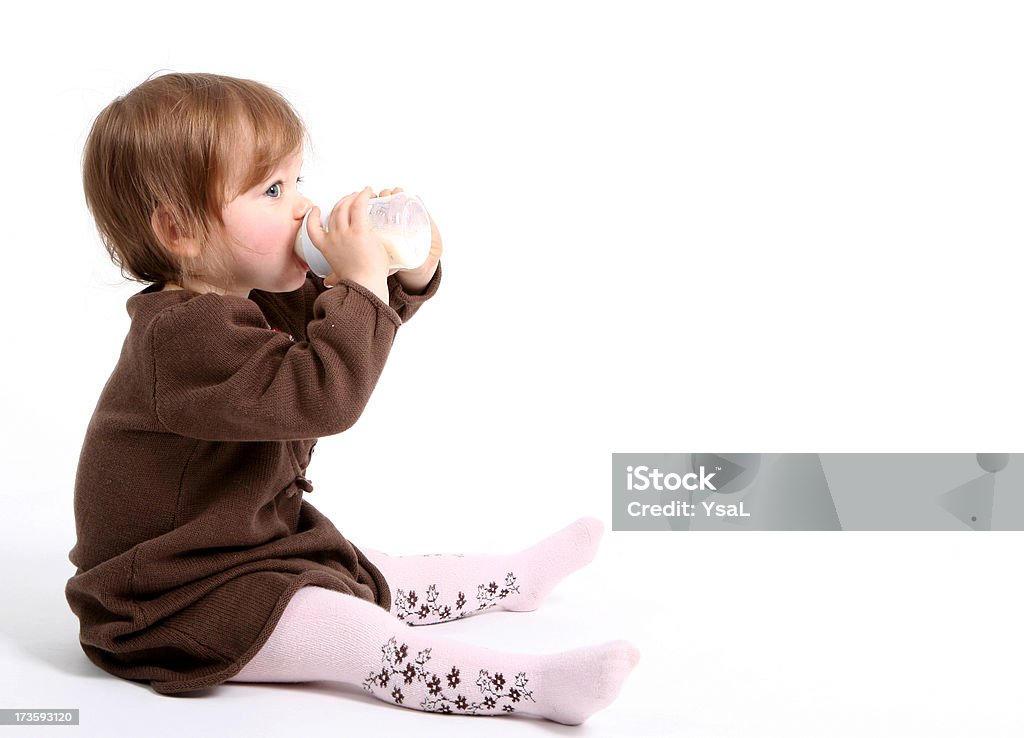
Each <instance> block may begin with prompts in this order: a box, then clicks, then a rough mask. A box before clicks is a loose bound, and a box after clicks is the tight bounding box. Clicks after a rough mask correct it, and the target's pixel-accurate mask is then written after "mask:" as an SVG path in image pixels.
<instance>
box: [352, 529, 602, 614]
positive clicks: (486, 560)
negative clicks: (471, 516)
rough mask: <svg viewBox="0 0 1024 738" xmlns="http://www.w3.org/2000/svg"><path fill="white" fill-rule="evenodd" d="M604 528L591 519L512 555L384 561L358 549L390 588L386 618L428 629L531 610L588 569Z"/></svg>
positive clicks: (434, 556) (380, 554)
mask: <svg viewBox="0 0 1024 738" xmlns="http://www.w3.org/2000/svg"><path fill="white" fill-rule="evenodd" d="M603 532H604V524H603V523H602V522H601V521H600V520H598V519H597V518H593V517H585V518H580V519H579V520H577V521H576V522H575V523H572V524H571V525H569V526H567V527H565V528H563V529H562V530H560V531H558V532H557V533H555V534H553V535H551V536H548V537H547V538H545V539H544V540H543V541H541V542H540V543H537V544H535V545H533V546H530V547H529V548H527V549H524V550H522V551H520V552H519V553H515V554H501V555H488V554H469V555H463V554H429V555H426V556H388V555H387V554H385V553H383V552H381V551H377V550H375V549H372V548H365V547H363V546H359V549H360V550H361V551H362V552H363V553H364V554H366V556H367V558H369V559H370V561H372V562H373V563H374V565H376V566H377V568H378V569H380V571H381V573H382V574H383V575H384V578H385V579H386V580H387V582H388V585H389V586H390V587H391V601H392V604H391V613H392V614H393V615H395V616H396V617H397V618H399V619H400V620H404V621H405V622H406V623H408V624H409V625H430V624H433V623H442V622H445V621H449V620H456V619H458V618H462V617H466V616H467V615H474V614H476V613H478V612H481V611H483V610H489V609H491V608H498V609H503V610H516V611H524V610H535V609H537V606H538V605H540V603H541V601H542V600H543V599H544V598H545V597H546V596H547V594H548V592H550V591H551V590H552V589H553V588H554V586H555V585H556V584H558V583H559V582H560V581H561V580H562V579H564V578H565V577H566V576H567V575H569V574H571V573H572V572H574V571H576V570H577V569H579V568H580V567H582V566H584V565H585V564H588V563H590V561H591V560H592V559H593V558H594V555H595V554H596V553H597V544H598V542H599V541H600V540H601V535H602V533H603Z"/></svg>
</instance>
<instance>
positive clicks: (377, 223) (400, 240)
mask: <svg viewBox="0 0 1024 738" xmlns="http://www.w3.org/2000/svg"><path fill="white" fill-rule="evenodd" d="M310 212H312V209H311V210H310ZM330 215H331V211H330V209H324V208H320V221H321V223H322V224H323V227H324V230H325V231H326V230H327V220H328V218H329V217H330ZM369 218H370V227H372V228H373V230H374V231H376V233H377V235H378V236H380V238H381V240H382V241H383V242H384V248H385V250H386V251H387V253H388V256H389V257H390V259H391V266H390V268H391V269H415V268H416V267H418V266H420V265H421V264H422V263H423V262H425V261H426V260H427V256H428V255H429V254H430V240H431V233H430V218H429V216H428V215H427V209H426V207H424V205H423V201H422V200H420V199H419V198H418V197H416V196H415V195H410V194H409V193H407V192H397V193H395V194H393V195H388V196H387V197H373V198H371V199H370V202H369ZM308 221H309V213H306V217H305V218H303V219H302V227H301V228H299V235H298V236H297V237H296V238H295V253H296V254H298V255H299V258H300V259H302V260H303V261H304V262H306V264H308V265H309V269H310V271H312V272H313V273H314V274H318V275H320V276H321V277H326V276H327V275H328V274H330V273H331V272H332V271H333V270H332V269H331V265H330V264H328V263H327V259H326V258H324V255H323V254H322V253H321V252H320V250H319V249H317V247H316V246H314V245H313V241H312V239H311V238H310V237H309V233H308V231H307V230H306V223H307V222H308Z"/></svg>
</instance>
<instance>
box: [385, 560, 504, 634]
mask: <svg viewBox="0 0 1024 738" xmlns="http://www.w3.org/2000/svg"><path fill="white" fill-rule="evenodd" d="M518 592H519V584H518V582H517V581H516V575H515V573H514V572H511V571H510V572H509V573H508V574H506V575H505V584H504V586H501V585H499V584H498V583H497V582H488V583H487V584H480V585H478V586H477V588H476V601H477V606H476V608H474V609H468V610H467V609H466V603H467V600H466V594H465V593H464V592H461V591H460V592H459V593H458V595H457V596H456V598H455V601H454V602H450V603H447V604H445V603H442V602H439V601H438V600H439V599H440V596H441V595H440V593H439V592H438V590H437V585H436V584H431V585H428V586H427V591H426V594H425V596H424V597H423V599H420V596H419V595H418V594H417V593H416V590H414V589H410V590H409V591H408V592H406V591H404V590H401V589H399V590H397V592H396V595H395V603H394V608H393V610H394V614H395V616H396V617H397V618H398V619H399V620H405V621H407V622H409V624H410V625H412V624H420V625H426V624H427V623H428V622H429V623H439V622H443V621H445V620H457V619H459V618H464V617H466V616H467V615H472V614H473V613H477V612H480V611H481V610H486V609H487V608H489V607H494V606H495V605H497V604H498V603H499V602H500V601H501V600H503V599H505V598H506V597H508V596H509V595H510V594H512V593H518ZM427 618H430V620H429V621H427ZM420 621H427V622H420Z"/></svg>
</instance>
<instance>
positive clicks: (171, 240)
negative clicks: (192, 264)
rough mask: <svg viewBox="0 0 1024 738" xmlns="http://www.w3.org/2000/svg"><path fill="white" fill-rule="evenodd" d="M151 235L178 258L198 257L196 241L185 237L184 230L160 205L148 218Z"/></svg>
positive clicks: (161, 204) (164, 207) (165, 208)
mask: <svg viewBox="0 0 1024 738" xmlns="http://www.w3.org/2000/svg"><path fill="white" fill-rule="evenodd" d="M150 224H151V225H152V226H153V233H155V234H156V237H157V239H159V241H160V243H161V244H162V245H163V247H164V248H165V249H167V250H168V251H170V252H171V253H172V254H174V255H175V256H178V257H179V258H195V257H197V256H199V252H200V250H201V249H200V247H199V242H198V241H196V239H194V238H192V237H190V236H187V235H186V234H185V231H184V229H183V228H182V227H181V226H180V225H179V224H178V222H177V221H176V220H175V219H174V215H173V214H172V213H171V211H170V210H168V209H167V207H166V206H165V205H164V204H163V203H160V204H159V205H157V206H156V209H155V210H153V215H152V216H151V218H150Z"/></svg>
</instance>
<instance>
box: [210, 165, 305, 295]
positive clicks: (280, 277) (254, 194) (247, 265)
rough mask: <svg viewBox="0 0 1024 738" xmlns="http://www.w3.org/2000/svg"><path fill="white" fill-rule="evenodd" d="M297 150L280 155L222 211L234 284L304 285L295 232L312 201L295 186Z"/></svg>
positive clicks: (282, 288) (283, 288)
mask: <svg viewBox="0 0 1024 738" xmlns="http://www.w3.org/2000/svg"><path fill="white" fill-rule="evenodd" d="M301 168H302V154H301V152H300V153H298V154H296V155H294V156H292V157H290V158H288V159H285V160H284V161H282V162H281V163H280V164H279V165H278V167H277V168H276V169H275V170H274V171H273V172H272V173H271V175H270V176H269V177H268V178H267V179H266V180H264V181H263V182H261V183H260V184H258V185H256V186H255V187H253V188H252V189H251V190H249V191H247V192H243V193H242V194H240V195H239V196H238V197H236V198H235V199H234V200H231V201H230V202H229V203H228V204H227V205H226V206H225V207H224V211H223V214H222V215H223V218H224V227H225V231H226V235H227V238H228V242H229V243H230V245H231V251H232V254H233V255H234V258H235V262H236V268H235V274H234V278H235V288H234V289H232V290H231V292H232V294H239V295H244V296H248V294H249V290H251V289H258V290H266V291H267V292H291V291H293V290H297V289H298V288H299V287H301V286H302V284H303V282H305V279H306V270H305V267H303V266H302V264H301V262H300V261H299V259H298V257H297V256H296V254H295V250H294V249H295V237H296V236H297V235H298V233H299V227H300V226H301V225H302V217H303V216H304V215H305V214H306V211H307V210H309V208H310V207H311V206H312V202H310V200H309V199H308V198H306V197H305V196H304V195H302V194H301V193H300V192H299V191H298V189H297V188H296V185H297V183H298V182H297V181H298V178H299V172H300V170H301Z"/></svg>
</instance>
